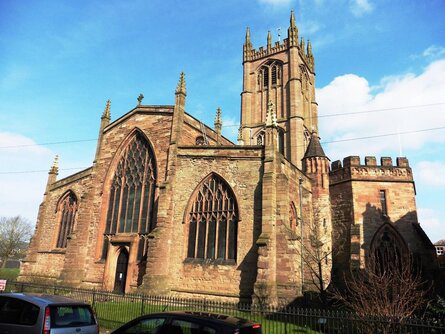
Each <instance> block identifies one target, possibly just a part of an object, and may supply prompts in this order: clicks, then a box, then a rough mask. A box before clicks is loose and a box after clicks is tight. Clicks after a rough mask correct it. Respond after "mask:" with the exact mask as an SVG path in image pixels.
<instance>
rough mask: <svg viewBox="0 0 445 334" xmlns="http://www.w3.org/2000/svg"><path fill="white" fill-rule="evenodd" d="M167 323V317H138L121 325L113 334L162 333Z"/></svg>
mask: <svg viewBox="0 0 445 334" xmlns="http://www.w3.org/2000/svg"><path fill="white" fill-rule="evenodd" d="M166 323H167V318H166V317H159V316H153V317H144V318H137V319H135V320H133V321H131V322H129V323H128V324H126V325H124V326H122V327H120V328H119V329H117V330H116V331H114V332H113V334H160V333H162V332H163V331H162V330H163V328H164V327H165V324H166Z"/></svg>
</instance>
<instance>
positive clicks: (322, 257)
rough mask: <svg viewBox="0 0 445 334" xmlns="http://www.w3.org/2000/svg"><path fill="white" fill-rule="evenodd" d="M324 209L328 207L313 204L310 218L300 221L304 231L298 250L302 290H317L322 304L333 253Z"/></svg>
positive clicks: (329, 277)
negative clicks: (302, 281) (301, 271)
mask: <svg viewBox="0 0 445 334" xmlns="http://www.w3.org/2000/svg"><path fill="white" fill-rule="evenodd" d="M326 210H330V208H329V207H328V206H326V205H322V204H320V203H319V204H315V205H313V206H312V217H311V218H312V219H303V221H300V223H301V224H303V225H304V226H302V230H304V231H303V240H300V241H301V242H300V245H301V246H300V249H299V250H298V252H300V255H301V261H302V266H303V272H304V279H303V280H304V290H306V291H308V290H312V291H317V292H318V293H319V296H320V299H321V302H322V303H323V304H324V303H326V299H327V298H326V297H327V293H326V290H327V288H328V285H329V283H330V279H331V269H332V255H333V247H332V236H331V225H330V224H331V223H330V220H329V218H328V217H327V216H326ZM299 237H301V235H300V236H299Z"/></svg>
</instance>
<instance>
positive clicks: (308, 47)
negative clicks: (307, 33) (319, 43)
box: [307, 39, 312, 57]
mask: <svg viewBox="0 0 445 334" xmlns="http://www.w3.org/2000/svg"><path fill="white" fill-rule="evenodd" d="M307 56H308V57H312V44H311V40H309V39H308V40H307Z"/></svg>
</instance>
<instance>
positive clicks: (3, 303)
mask: <svg viewBox="0 0 445 334" xmlns="http://www.w3.org/2000/svg"><path fill="white" fill-rule="evenodd" d="M39 310H40V309H39V307H37V306H36V305H34V304H31V303H29V302H26V301H24V300H20V299H16V298H13V297H6V296H1V297H0V323H3V324H14V325H23V326H33V325H35V323H36V322H37V318H38V316H39Z"/></svg>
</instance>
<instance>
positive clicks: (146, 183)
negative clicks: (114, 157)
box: [104, 133, 156, 234]
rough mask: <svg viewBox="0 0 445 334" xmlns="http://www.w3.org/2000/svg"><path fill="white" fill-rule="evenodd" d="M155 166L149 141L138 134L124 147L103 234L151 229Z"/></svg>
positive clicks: (148, 230)
mask: <svg viewBox="0 0 445 334" xmlns="http://www.w3.org/2000/svg"><path fill="white" fill-rule="evenodd" d="M155 165H156V164H155V159H154V154H153V152H152V149H151V147H150V145H149V143H148V142H147V140H146V139H145V138H144V137H143V135H142V134H140V133H137V134H136V135H135V136H133V138H132V139H131V140H130V142H129V143H128V145H127V147H126V148H125V149H124V152H123V153H122V158H121V159H120V161H119V163H118V165H117V168H116V171H115V174H114V177H113V182H112V183H111V188H110V199H109V203H108V213H107V221H106V227H105V232H104V233H105V234H116V233H140V234H146V233H149V232H150V231H151V229H152V228H153V206H154V196H155V186H156V168H155Z"/></svg>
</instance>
